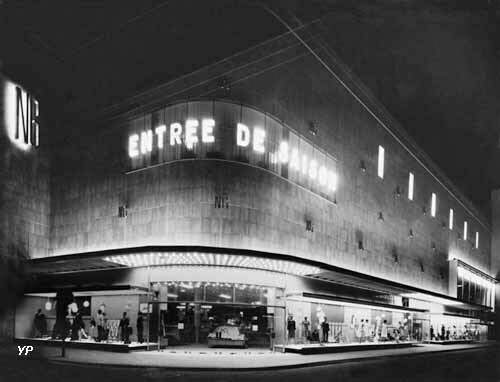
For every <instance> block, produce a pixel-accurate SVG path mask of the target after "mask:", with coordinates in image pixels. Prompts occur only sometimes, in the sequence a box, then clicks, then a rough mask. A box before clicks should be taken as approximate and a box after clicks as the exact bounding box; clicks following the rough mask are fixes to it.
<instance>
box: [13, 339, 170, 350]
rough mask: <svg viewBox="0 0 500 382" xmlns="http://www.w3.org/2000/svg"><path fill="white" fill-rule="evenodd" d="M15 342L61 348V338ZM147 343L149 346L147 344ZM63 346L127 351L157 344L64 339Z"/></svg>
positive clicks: (150, 348)
mask: <svg viewBox="0 0 500 382" xmlns="http://www.w3.org/2000/svg"><path fill="white" fill-rule="evenodd" d="M15 343H16V344H18V345H21V346H24V345H31V346H42V345H43V346H55V347H60V348H62V346H63V344H62V340H55V339H51V338H46V339H45V338H16V339H15ZM148 345H149V346H148ZM64 347H65V348H73V349H86V350H102V351H109V352H115V353H128V352H132V351H141V350H142V351H144V350H158V344H157V343H156V342H155V343H153V342H150V343H149V344H147V343H144V342H143V343H139V342H132V343H131V344H124V343H118V342H94V341H85V340H80V341H69V340H67V341H65V342H64ZM162 348H165V346H162Z"/></svg>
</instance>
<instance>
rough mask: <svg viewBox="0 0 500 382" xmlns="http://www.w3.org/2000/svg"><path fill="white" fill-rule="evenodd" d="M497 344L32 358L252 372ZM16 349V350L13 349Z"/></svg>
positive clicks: (55, 352)
mask: <svg viewBox="0 0 500 382" xmlns="http://www.w3.org/2000/svg"><path fill="white" fill-rule="evenodd" d="M498 346H499V345H498V344H497V343H495V342H493V343H487V344H457V345H446V346H443V345H435V344H425V345H418V346H413V347H409V348H403V349H385V350H363V351H352V352H346V353H334V354H315V355H300V354H293V353H273V352H270V351H266V350H248V349H207V348H202V347H199V348H194V347H186V348H177V347H176V348H168V349H165V350H163V351H160V352H158V351H149V352H148V351H136V352H132V353H111V352H105V351H89V350H84V349H66V356H65V357H64V358H62V357H61V349H59V348H53V347H43V348H42V347H38V348H37V349H35V350H34V352H33V353H34V354H33V356H34V357H37V358H38V357H44V358H47V359H48V360H49V361H50V362H52V363H71V364H82V365H89V364H92V365H102V366H113V367H150V368H168V369H189V370H195V369H197V370H255V369H261V370H262V369H280V368H297V367H306V366H319V365H327V364H335V363H345V362H352V361H367V360H374V359H383V358H388V357H413V356H419V355H426V354H427V355H428V354H430V353H438V352H439V353H442V352H453V351H465V350H474V349H481V348H483V349H484V348H491V349H492V350H494V349H498ZM16 350H17V349H16Z"/></svg>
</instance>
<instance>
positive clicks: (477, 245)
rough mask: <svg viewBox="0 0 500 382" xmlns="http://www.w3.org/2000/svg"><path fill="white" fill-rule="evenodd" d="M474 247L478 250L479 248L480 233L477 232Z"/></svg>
mask: <svg viewBox="0 0 500 382" xmlns="http://www.w3.org/2000/svg"><path fill="white" fill-rule="evenodd" d="M474 246H475V247H476V249H478V248H479V232H478V231H476V240H475V244H474Z"/></svg>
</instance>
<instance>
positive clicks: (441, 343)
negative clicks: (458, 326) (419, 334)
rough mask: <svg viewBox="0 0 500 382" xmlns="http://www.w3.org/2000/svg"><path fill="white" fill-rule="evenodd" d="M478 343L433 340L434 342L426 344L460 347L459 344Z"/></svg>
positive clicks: (471, 342)
mask: <svg viewBox="0 0 500 382" xmlns="http://www.w3.org/2000/svg"><path fill="white" fill-rule="evenodd" d="M475 342H477V341H474V340H465V339H462V340H444V341H441V340H432V341H427V342H426V343H428V344H436V345H459V344H473V343H475Z"/></svg>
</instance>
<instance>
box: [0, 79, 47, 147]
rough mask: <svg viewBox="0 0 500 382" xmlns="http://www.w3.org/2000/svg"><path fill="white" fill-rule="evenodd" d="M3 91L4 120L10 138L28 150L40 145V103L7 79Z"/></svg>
mask: <svg viewBox="0 0 500 382" xmlns="http://www.w3.org/2000/svg"><path fill="white" fill-rule="evenodd" d="M3 87H4V91H3V104H4V122H5V126H6V129H7V134H8V136H9V138H10V140H11V141H12V142H13V143H14V144H15V145H17V146H18V147H20V148H22V149H23V150H28V149H29V148H31V147H38V146H39V145H40V124H39V116H40V104H39V103H38V101H37V100H36V99H35V98H34V97H33V96H32V95H31V94H29V93H28V92H27V91H26V90H24V89H23V88H22V87H20V86H19V85H16V84H14V83H12V82H10V81H8V80H5V82H4V84H3Z"/></svg>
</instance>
